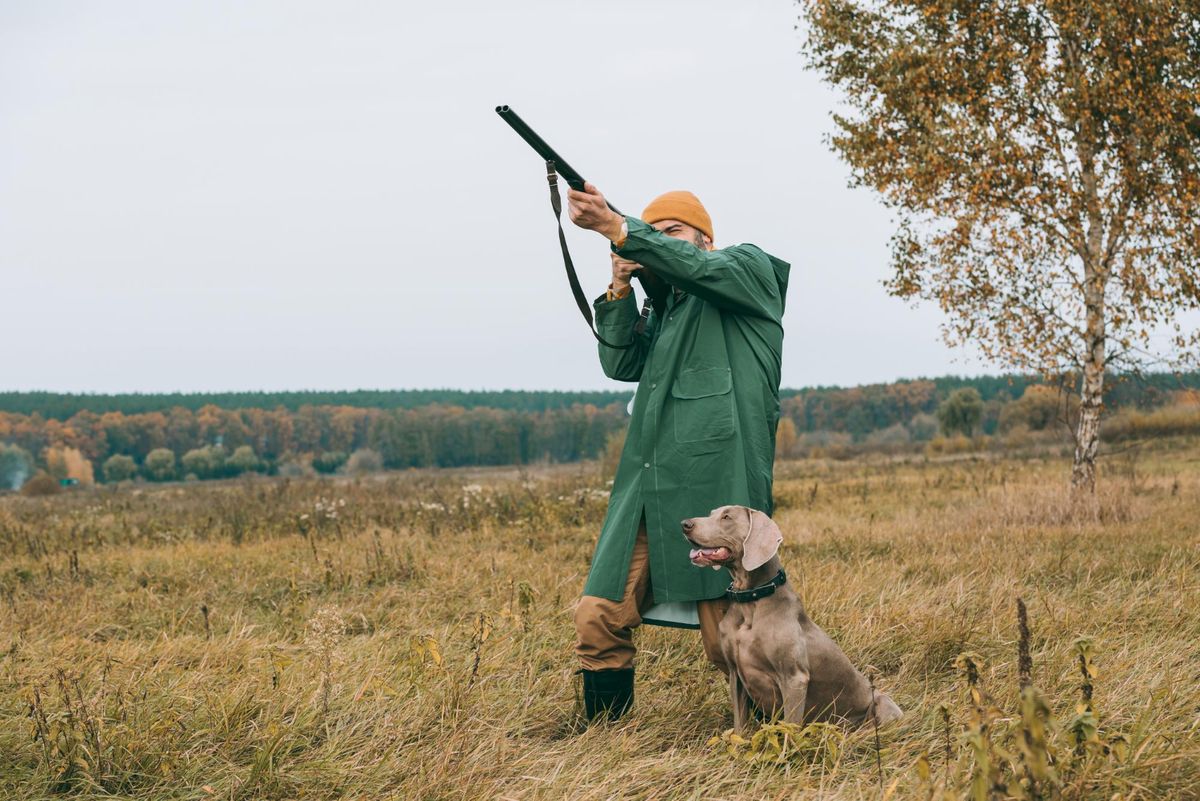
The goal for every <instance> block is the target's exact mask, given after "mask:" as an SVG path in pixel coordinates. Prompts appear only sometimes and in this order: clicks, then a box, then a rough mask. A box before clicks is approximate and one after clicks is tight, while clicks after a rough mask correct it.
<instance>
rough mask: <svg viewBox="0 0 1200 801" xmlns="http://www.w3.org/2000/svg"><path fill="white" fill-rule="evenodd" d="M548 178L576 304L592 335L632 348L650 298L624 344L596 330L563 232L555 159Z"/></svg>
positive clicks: (647, 313) (619, 347)
mask: <svg viewBox="0 0 1200 801" xmlns="http://www.w3.org/2000/svg"><path fill="white" fill-rule="evenodd" d="M546 180H547V181H548V182H549V183H550V207H551V208H552V209H554V222H555V224H557V225H558V244H559V246H560V247H561V248H562V257H563V266H564V267H566V269H567V282H568V283H569V284H570V285H571V294H572V295H574V296H575V305H577V306H578V307H579V311H580V313H581V314H583V319H585V320H587V324H588V330H590V331H591V332H592V336H594V337H595V338H596V341H597V342H599V343H600V344H601V345H605V346H606V347H610V348H615V349H617V350H626V349H627V348H632V347H633V346H634V344H636V343H637V337H638V335H639V334H641V333H642V332H643V331H644V330H645V329H646V318H647V317H649V316H650V299H649V298H647V299H646V302H645V303H644V304H643V306H642V314H641V316H640V317H639V318H638V321H637V324H636V325H635V326H634V329H633V336H632V337H630V339H629V342H627V343H625V344H624V345H614V344H613V343H611V342H609V341H608V340H606V339H605V338H604V337H602V336H600V334H599V332H597V331H596V323H595V321H594V320H593V319H592V306H591V304H590V303H588V299H587V296H586V295H584V294H583V287H582V286H580V285H579V276H578V275H576V274H575V263H574V262H573V261H572V260H571V251H569V250H567V235H566V234H565V233H564V232H563V227H562V198H561V197H560V196H559V194H558V171H557V170H555V169H554V162H553V161H547V162H546Z"/></svg>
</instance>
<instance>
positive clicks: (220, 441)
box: [0, 372, 1200, 486]
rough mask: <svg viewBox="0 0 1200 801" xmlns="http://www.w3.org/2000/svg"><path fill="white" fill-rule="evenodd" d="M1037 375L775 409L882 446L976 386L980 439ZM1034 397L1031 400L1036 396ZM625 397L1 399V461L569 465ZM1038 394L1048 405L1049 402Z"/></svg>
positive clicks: (166, 473) (1148, 380)
mask: <svg viewBox="0 0 1200 801" xmlns="http://www.w3.org/2000/svg"><path fill="white" fill-rule="evenodd" d="M1038 383H1039V382H1037V381H1035V380H1034V379H1031V378H1028V377H1025V376H984V377H979V378H956V377H945V378H936V379H916V380H911V381H898V382H895V383H891V384H874V385H869V386H861V387H850V388H842V387H815V388H808V389H799V390H783V391H782V392H781V393H780V395H781V406H782V412H783V416H784V418H785V419H786V420H789V421H790V422H791V425H793V426H794V432H795V434H796V435H799V436H800V437H801V439H802V440H803V438H804V437H805V436H806V435H807V436H809V437H810V439H813V438H816V439H819V438H820V437H821V436H825V435H829V436H836V437H838V438H841V440H840V441H845V442H862V441H867V442H871V441H881V442H886V441H894V440H895V439H897V438H901V439H909V438H911V439H922V438H928V437H929V436H933V435H934V434H935V433H937V429H938V425H939V424H938V418H937V417H935V415H936V413H937V412H938V410H939V406H940V405H942V404H943V403H944V402H945V401H946V399H947V398H949V397H950V396H951V395H952V394H954V393H955V392H956V391H959V390H972V391H973V392H971V393H970V394H972V395H973V396H974V398H975V400H974V401H973V402H974V403H976V404H977V405H978V407H979V411H978V412H977V418H978V422H977V423H973V424H972V426H974V430H976V431H978V432H979V433H983V434H992V433H994V432H995V431H997V429H999V428H1003V427H1005V426H1006V425H1007V426H1012V425H1018V424H1023V425H1026V426H1027V427H1029V428H1032V429H1038V428H1042V427H1045V426H1047V425H1048V424H1049V423H1048V422H1047V421H1048V419H1049V417H1052V414H1049V415H1048V413H1047V411H1046V406H1047V401H1046V397H1048V395H1047V393H1048V392H1049V391H1048V390H1046V389H1045V388H1044V387H1042V388H1040V389H1039V392H1038V393H1029V394H1028V395H1026V390H1027V389H1028V388H1029V387H1031V386H1034V385H1036V384H1038ZM1197 389H1200V372H1197V373H1188V374H1182V375H1178V374H1169V373H1161V374H1151V375H1143V376H1139V377H1133V376H1112V377H1111V378H1110V381H1109V392H1108V396H1107V402H1108V405H1109V408H1110V409H1122V408H1123V409H1141V410H1144V409H1153V408H1157V407H1159V406H1163V405H1165V404H1167V403H1168V402H1170V400H1171V399H1172V398H1173V397H1174V396H1176V395H1177V394H1178V393H1179V392H1180V391H1181V390H1197ZM1051 394H1053V393H1051ZM1035 396H1039V397H1041V400H1040V401H1038V402H1037V403H1035V402H1034V401H1035ZM631 397H632V387H631V388H630V391H626V392H527V391H505V392H483V391H478V392H469V391H459V390H397V391H369V390H359V391H353V392H245V393H195V394H129V395H89V394H81V395H71V394H57V393H47V392H27V393H18V392H8V393H0V460H6V462H5V463H6V464H10V466H11V467H10V468H5V469H9V470H10V474H11V475H19V476H28V475H29V474H31V473H32V472H33V471H35V470H45V471H48V472H49V473H51V474H56V473H57V474H61V475H62V476H66V475H71V476H75V475H76V474H79V475H80V476H82V477H83V478H85V479H88V480H90V478H91V476H92V475H93V473H94V475H95V478H97V479H107V480H121V479H125V478H132V477H135V476H141V477H143V478H146V479H148V480H171V479H176V478H185V477H192V476H194V477H196V478H217V477H224V476H231V475H238V474H240V473H244V472H264V473H276V472H298V471H312V470H316V471H318V472H332V471H335V470H339V469H345V468H346V467H347V464H348V463H349V466H350V467H358V468H361V469H372V468H374V469H377V468H379V467H386V468H393V469H395V468H407V467H458V466H466V465H508V464H525V463H530V462H535V461H543V460H549V461H555V462H571V461H577V460H581V459H588V458H595V457H597V456H599V455H601V454H602V453H603V452H604V450H605V448H606V447H607V446H608V444H609V442H610V440H611V438H612V437H613V435H615V434H617V433H619V432H621V431H622V430H623V429H624V427H625V425H626V422H627V420H628V417H627V416H626V412H625V405H626V403H627V402H628V401H629V399H630V398H631ZM1022 398H1024V400H1021V399H1022ZM1018 401H1019V402H1018ZM1048 402H1049V404H1050V407H1051V408H1050V412H1053V403H1054V402H1053V400H1052V399H1050V400H1049V401H1048ZM942 428H943V429H944V428H945V426H944V425H943V426H942ZM970 428H971V427H968V429H970ZM922 432H924V433H922ZM872 438H874V440H873V439H872ZM814 441H815V439H814ZM356 459H357V461H355V460H356ZM8 481H9V483H10V484H12V485H14V486H16V485H19V482H17V481H16V480H15V479H12V478H10V479H9V480H8ZM0 483H2V482H0Z"/></svg>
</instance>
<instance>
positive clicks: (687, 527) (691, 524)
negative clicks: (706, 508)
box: [679, 519, 696, 534]
mask: <svg viewBox="0 0 1200 801" xmlns="http://www.w3.org/2000/svg"><path fill="white" fill-rule="evenodd" d="M679 525H681V526H683V533H684V534H688V533H690V532H691V530H692V529H694V528H695V527H696V521H695V520H691V519H688V520H684V521H683V522H681V523H680V524H679Z"/></svg>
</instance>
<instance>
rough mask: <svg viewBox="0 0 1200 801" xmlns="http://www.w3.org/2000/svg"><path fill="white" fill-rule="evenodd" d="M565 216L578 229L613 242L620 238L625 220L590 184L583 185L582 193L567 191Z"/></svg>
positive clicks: (572, 190)
mask: <svg viewBox="0 0 1200 801" xmlns="http://www.w3.org/2000/svg"><path fill="white" fill-rule="evenodd" d="M567 214H568V216H570V218H571V222H573V223H575V224H576V225H578V226H579V227H580V228H586V229H587V230H589V231H597V232H599V233H601V234H603V235H604V236H606V237H608V239H609V240H611V241H613V242H616V241H617V240H618V239H620V238H621V223H623V222H624V221H625V218H624V217H622V216H621V215H620V214H617V213H616V212H615V211H613V210H612V209H610V208H609V207H608V204H607V203H605V202H604V195H602V194H600V190H599V189H597V188H596V187H595V186H593V185H592V184H590V183H585V184H584V185H583V191H582V192H577V191H576V190H574V189H568V190H567Z"/></svg>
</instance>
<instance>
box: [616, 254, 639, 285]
mask: <svg viewBox="0 0 1200 801" xmlns="http://www.w3.org/2000/svg"><path fill="white" fill-rule="evenodd" d="M609 255H610V256H612V268H613V277H612V288H613V291H614V292H623V291H625V289H626V287H628V286H629V282H630V279H631V278H632V277H633V271H634V270H640V269H641V267H642V265H640V264H638V263H637V262H636V261H630V260H629V259H622V258H621V257H620V256H618V255H617V254H616V253H610V254H609Z"/></svg>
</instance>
